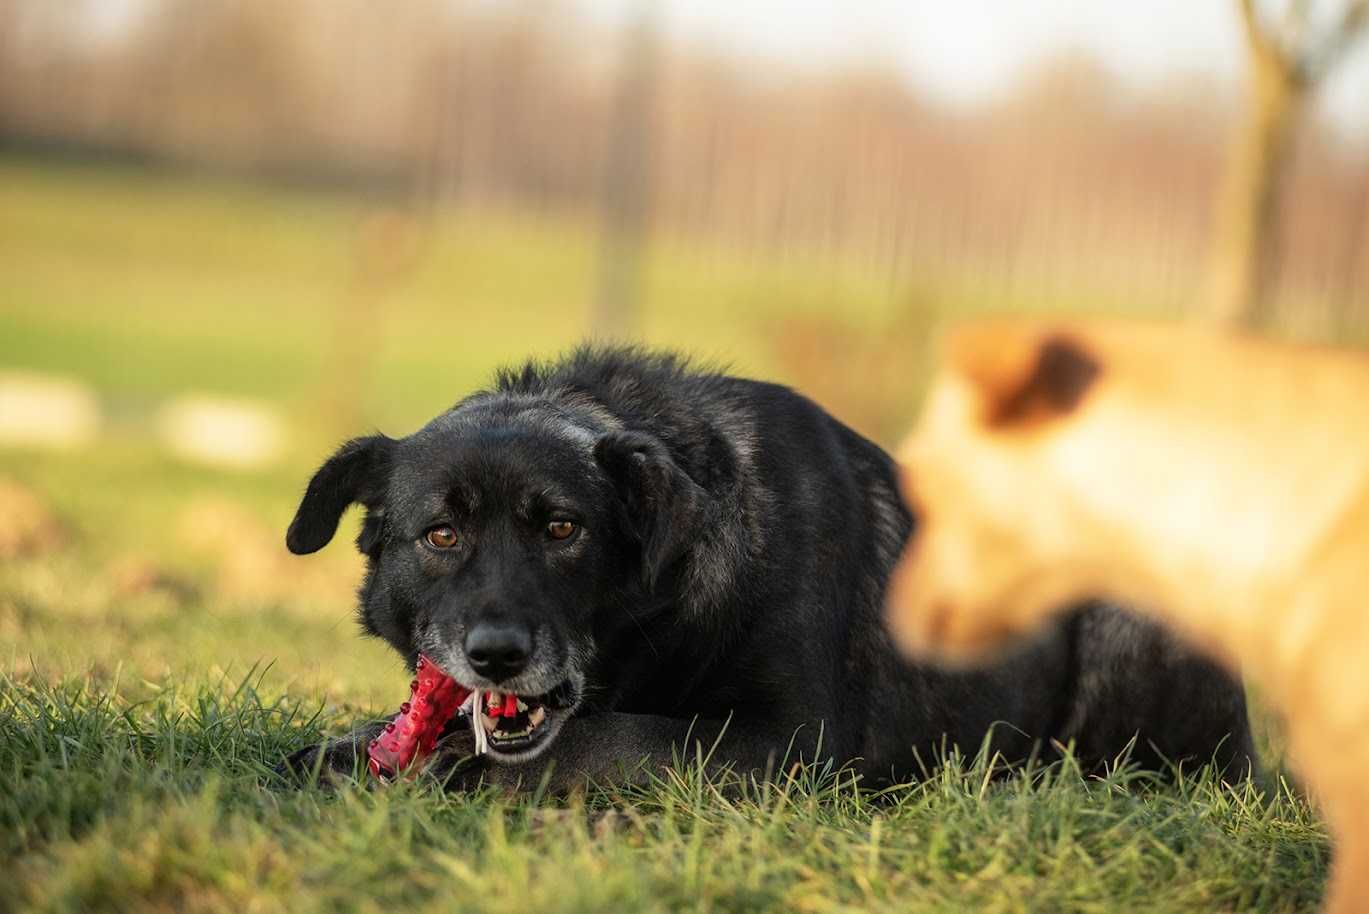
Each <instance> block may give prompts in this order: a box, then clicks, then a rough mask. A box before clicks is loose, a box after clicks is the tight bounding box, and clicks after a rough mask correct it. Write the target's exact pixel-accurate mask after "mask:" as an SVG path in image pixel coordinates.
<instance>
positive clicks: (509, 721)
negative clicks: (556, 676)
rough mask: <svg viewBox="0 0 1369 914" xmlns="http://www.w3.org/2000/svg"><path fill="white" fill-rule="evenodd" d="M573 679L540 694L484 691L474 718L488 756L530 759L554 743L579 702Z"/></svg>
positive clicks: (508, 759)
mask: <svg viewBox="0 0 1369 914" xmlns="http://www.w3.org/2000/svg"><path fill="white" fill-rule="evenodd" d="M576 691H577V690H576V688H575V686H574V684H573V683H571V681H570V680H566V681H565V682H562V683H561V684H560V685H558V686H556V688H554V689H552V690H551V691H549V692H545V693H543V694H541V695H515V694H514V693H512V692H498V691H493V690H487V691H482V692H481V693H479V694H478V695H477V697H476V705H475V708H474V711H473V713H474V715H475V718H476V725H477V726H479V727H480V728H481V729H482V730H483V732H484V736H485V740H486V742H487V749H486V752H487V754H489V755H491V756H494V757H496V758H499V759H501V760H507V761H521V760H524V759H528V758H531V757H532V756H533V755H535V754H537V753H538V752H540V751H541V750H542V749H543V748H545V747H546V746H547V745H549V744H550V743H551V740H552V738H553V737H554V736H555V735H556V731H558V730H560V729H561V725H562V724H563V723H564V722H565V721H566V719H567V718H569V717H570V715H571V712H572V711H573V709H574V706H575V701H576Z"/></svg>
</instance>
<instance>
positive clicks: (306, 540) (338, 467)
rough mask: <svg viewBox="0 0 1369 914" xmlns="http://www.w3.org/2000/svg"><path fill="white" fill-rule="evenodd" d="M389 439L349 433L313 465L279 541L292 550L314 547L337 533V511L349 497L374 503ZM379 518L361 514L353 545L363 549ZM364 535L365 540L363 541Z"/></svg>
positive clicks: (385, 474)
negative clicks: (322, 460) (358, 533)
mask: <svg viewBox="0 0 1369 914" xmlns="http://www.w3.org/2000/svg"><path fill="white" fill-rule="evenodd" d="M393 445H394V441H393V440H392V439H390V438H386V437H385V436H384V435H372V436H371V437H369V438H353V439H352V440H351V441H348V442H347V443H346V444H344V445H343V446H342V447H340V448H338V451H337V453H336V454H334V455H333V456H332V457H329V458H328V462H327V463H325V464H324V465H323V466H321V467H319V469H318V472H317V473H315V474H314V478H313V479H311V480H309V488H308V489H306V490H305V492H304V498H303V499H302V500H301V501H300V503H299V508H298V510H296V511H295V519H294V520H293V521H291V522H290V529H289V530H288V531H287V532H286V534H285V545H286V546H288V547H289V548H290V551H291V552H293V553H295V555H306V554H308V553H310V552H317V551H318V550H320V549H322V548H323V547H324V546H326V545H328V542H329V540H331V539H332V538H333V534H334V533H336V532H337V525H338V521H339V520H341V519H342V512H344V511H346V510H347V507H348V506H349V505H351V504H352V503H354V502H361V503H362V504H364V505H366V506H367V507H368V508H373V507H375V505H376V504H378V503H379V501H380V498H381V496H382V495H383V494H384V492H385V485H386V482H387V480H388V478H389V475H390V451H391V448H392V447H393ZM378 524H379V519H378V518H377V519H375V523H373V522H372V518H367V522H366V524H365V525H364V526H363V528H362V531H361V536H360V537H359V538H358V539H357V546H358V548H360V549H361V551H362V552H367V553H369V552H370V551H371V550H372V549H374V547H375V539H376V538H377V536H378V535H379V531H378V529H377V526H378ZM368 539H369V540H370V542H369V543H368Z"/></svg>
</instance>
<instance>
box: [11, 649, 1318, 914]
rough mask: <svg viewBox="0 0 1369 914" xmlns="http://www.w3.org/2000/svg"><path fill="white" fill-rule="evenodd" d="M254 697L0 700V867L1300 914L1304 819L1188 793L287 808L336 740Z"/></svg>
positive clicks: (831, 783)
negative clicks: (301, 749)
mask: <svg viewBox="0 0 1369 914" xmlns="http://www.w3.org/2000/svg"><path fill="white" fill-rule="evenodd" d="M255 683H256V677H254V676H248V677H245V678H243V679H241V680H237V681H233V680H228V681H225V680H222V679H220V680H218V681H215V682H211V683H205V684H201V685H199V686H197V687H185V686H178V685H160V686H156V687H151V686H149V687H148V688H149V689H150V691H149V692H148V694H147V696H146V697H145V698H143V699H142V700H140V701H136V702H133V701H126V700H124V699H121V698H118V697H116V696H117V694H118V692H117V690H115V691H114V692H111V691H109V690H107V689H106V688H105V687H104V686H103V684H99V683H92V682H89V681H84V682H83V681H80V680H70V681H64V682H62V683H60V684H57V685H38V684H34V683H31V682H30V683H20V682H15V681H13V680H8V681H5V682H4V683H3V688H0V727H3V732H2V733H0V736H2V737H3V741H2V742H0V772H3V774H4V776H5V778H6V780H7V782H8V783H9V784H11V785H13V786H14V789H13V790H12V791H7V792H6V793H5V794H3V795H0V829H2V831H0V854H3V865H4V866H5V867H6V868H7V869H9V870H10V871H11V872H12V873H14V874H15V875H16V876H17V880H16V883H15V885H16V886H17V890H18V891H17V895H16V894H15V893H14V890H13V889H12V890H11V893H10V894H9V897H8V899H7V903H9V904H12V905H14V906H15V907H16V909H23V910H29V911H53V912H56V911H90V910H116V911H122V910H128V911H134V910H137V911H142V910H176V911H221V910H222V911H244V910H252V911H277V910H279V911H295V912H299V911H314V910H318V911H393V910H402V909H410V910H433V909H437V910H460V911H489V912H502V911H523V910H535V911H567V912H569V911H586V912H598V911H834V912H835V911H852V910H869V911H907V910H920V911H965V910H976V911H1004V912H1008V911H1050V912H1056V911H1109V910H1127V911H1138V912H1141V911H1156V912H1160V911H1166V912H1168V911H1192V910H1260V911H1300V910H1309V909H1311V908H1312V907H1313V906H1314V905H1315V903H1316V900H1317V896H1318V892H1319V888H1318V886H1319V882H1320V879H1321V877H1322V876H1323V874H1324V872H1325V867H1326V851H1325V842H1324V839H1323V837H1322V834H1321V830H1320V826H1319V825H1318V824H1317V822H1316V820H1315V819H1314V817H1313V816H1312V815H1311V813H1310V812H1309V810H1308V808H1307V806H1306V805H1305V804H1304V803H1303V802H1302V801H1300V800H1298V799H1297V798H1295V797H1293V796H1291V795H1289V794H1288V793H1286V792H1284V793H1279V794H1277V795H1276V796H1274V797H1273V798H1272V799H1265V798H1263V797H1261V796H1259V795H1257V794H1256V793H1255V791H1254V790H1253V789H1252V788H1237V789H1230V788H1227V787H1224V786H1222V785H1220V784H1216V783H1213V782H1212V781H1211V780H1210V779H1209V778H1207V777H1204V776H1202V775H1198V776H1195V777H1193V778H1190V779H1185V780H1183V781H1181V782H1180V784H1179V785H1178V786H1157V785H1155V784H1153V783H1151V782H1150V781H1148V780H1147V779H1146V778H1145V777H1143V776H1141V775H1138V774H1136V773H1135V772H1132V771H1130V770H1128V769H1126V768H1121V769H1119V770H1118V771H1116V772H1115V773H1113V774H1111V775H1110V776H1107V777H1104V778H1101V779H1095V780H1085V779H1083V778H1082V777H1081V776H1080V775H1079V772H1078V771H1077V770H1076V769H1075V768H1074V767H1073V766H1072V765H1071V764H1070V763H1069V762H1064V763H1059V764H1056V765H1053V766H1050V767H1048V768H1044V769H1041V770H1037V771H1035V772H1033V773H1030V774H1028V775H1025V776H1020V777H1016V778H1012V779H1009V780H1006V781H999V780H994V779H991V778H990V777H989V775H990V771H991V769H990V766H989V764H988V761H989V760H986V759H984V758H982V757H980V758H972V759H966V760H958V761H952V762H951V763H950V764H948V765H947V766H946V767H944V768H943V769H942V770H941V771H940V772H939V773H938V774H936V775H935V776H933V777H931V778H929V779H927V780H924V781H922V782H921V783H918V784H914V785H907V786H902V787H899V788H896V789H892V790H889V791H887V792H885V793H883V794H880V795H872V794H870V793H868V792H861V791H858V790H856V789H854V788H853V787H852V786H851V785H850V784H849V783H847V782H846V781H844V780H843V779H842V778H841V777H840V776H838V775H836V774H834V773H831V772H804V773H801V774H800V775H798V776H796V777H794V778H792V779H790V780H787V781H785V782H782V783H780V784H776V785H769V786H757V785H738V784H736V783H733V784H728V785H722V786H725V787H729V788H731V789H728V790H722V789H719V787H720V785H719V784H717V783H714V782H710V781H708V780H707V779H706V778H704V777H703V776H702V775H701V774H700V773H699V771H698V770H697V768H694V767H687V768H685V769H684V770H683V771H682V772H681V773H680V774H679V775H678V776H676V777H672V778H670V779H666V780H661V781H659V782H657V783H655V784H652V785H650V786H648V787H644V788H640V789H633V790H631V791H617V792H615V791H610V790H600V791H592V792H590V793H588V794H587V795H584V796H581V797H577V798H572V799H570V800H567V801H564V802H550V801H546V800H538V799H536V798H528V797H523V798H509V797H506V796H502V795H497V794H494V793H491V792H488V791H487V792H484V793H479V794H476V795H474V796H459V797H452V796H446V795H444V794H442V793H441V792H439V791H437V790H434V789H433V787H432V785H430V784H426V783H423V782H418V783H416V784H413V785H404V786H401V787H399V788H392V789H386V790H367V789H362V788H344V789H343V790H342V791H340V792H338V793H329V792H325V791H322V790H320V789H318V788H310V789H304V790H293V789H283V788H282V787H281V786H280V785H279V784H277V783H276V781H275V778H274V776H273V775H272V774H271V772H270V767H271V765H272V764H274V762H275V761H276V760H278V759H279V758H280V757H281V755H282V754H283V753H285V752H286V751H288V750H289V749H291V748H293V747H296V746H299V745H301V744H303V743H306V742H309V741H312V740H316V739H318V738H319V736H320V733H321V732H322V731H323V730H324V729H327V728H328V727H329V726H330V725H331V724H334V723H336V721H334V720H332V719H330V718H329V717H327V716H326V715H322V716H321V715H320V714H319V713H318V711H317V710H316V709H315V708H313V707H311V706H309V705H307V704H305V705H301V704H298V703H296V701H295V700H292V699H284V698H278V697H277V698H269V699H268V698H265V697H263V695H261V694H259V693H258V691H257V689H256V687H255Z"/></svg>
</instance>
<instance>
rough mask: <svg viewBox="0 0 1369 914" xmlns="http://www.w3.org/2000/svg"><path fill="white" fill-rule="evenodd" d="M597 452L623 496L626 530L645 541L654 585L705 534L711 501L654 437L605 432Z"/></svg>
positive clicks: (647, 578)
mask: <svg viewBox="0 0 1369 914" xmlns="http://www.w3.org/2000/svg"><path fill="white" fill-rule="evenodd" d="M594 456H595V458H596V459H597V460H598V461H599V465H600V466H602V467H603V468H604V471H605V472H606V473H608V475H609V478H610V479H612V480H613V483H614V486H615V487H616V488H617V490H618V494H619V496H620V497H621V498H622V500H623V506H624V513H625V517H626V522H627V525H628V528H629V529H630V530H631V531H632V532H633V533H634V534H635V535H636V537H637V538H638V540H639V541H640V542H641V544H642V576H643V580H644V583H645V584H646V585H647V586H648V587H652V586H654V585H655V584H656V581H657V580H658V579H659V578H660V576H661V573H662V572H664V571H665V570H666V569H668V568H669V567H670V566H671V565H672V564H674V563H675V562H676V561H677V560H678V559H679V558H680V557H681V556H683V555H684V554H685V552H686V551H687V550H688V549H689V547H690V544H692V543H693V542H694V541H695V540H696V539H697V538H698V536H699V534H700V533H702V532H703V530H704V527H705V525H706V524H707V522H708V519H709V516H710V514H711V512H712V507H713V504H714V502H713V499H712V497H711V496H710V495H709V494H708V492H707V491H705V490H704V488H703V487H702V486H700V485H699V484H698V483H696V482H695V481H694V480H693V479H691V478H690V477H689V474H687V473H686V472H685V471H684V470H682V469H681V468H680V466H679V464H677V463H676V462H675V461H674V460H673V459H671V456H670V453H669V451H667V450H666V447H665V445H664V444H662V443H661V441H660V439H658V438H655V437H653V436H651V435H644V434H641V433H638V432H615V433H612V434H609V435H605V436H604V437H603V438H601V439H599V442H598V443H597V444H596V445H595V448H594Z"/></svg>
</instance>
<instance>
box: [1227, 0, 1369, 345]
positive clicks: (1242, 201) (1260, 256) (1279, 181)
mask: <svg viewBox="0 0 1369 914" xmlns="http://www.w3.org/2000/svg"><path fill="white" fill-rule="evenodd" d="M1238 6H1239V8H1240V14H1241V22H1242V25H1243V27H1244V34H1245V43H1246V50H1247V54H1248V60H1249V64H1250V89H1249V95H1248V103H1247V104H1248V108H1247V112H1246V116H1245V121H1244V123H1243V124H1241V126H1240V127H1239V128H1238V131H1237V133H1236V135H1235V137H1234V138H1233V141H1232V145H1231V152H1230V157H1229V159H1228V162H1227V170H1226V176H1225V178H1224V180H1223V182H1222V186H1221V189H1220V191H1219V195H1218V197H1217V202H1216V214H1215V215H1216V222H1215V236H1214V238H1213V245H1212V254H1211V258H1210V262H1209V264H1208V276H1207V295H1206V302H1205V307H1206V316H1207V318H1208V319H1209V320H1211V321H1212V322H1214V323H1217V324H1220V325H1224V326H1244V327H1263V326H1267V325H1268V324H1269V323H1270V322H1271V318H1272V313H1271V312H1272V309H1271V300H1272V294H1271V291H1272V290H1271V286H1272V282H1271V279H1272V278H1273V277H1275V276H1277V274H1278V260H1279V251H1278V228H1279V205H1280V197H1281V195H1282V189H1283V178H1284V173H1285V171H1286V170H1287V165H1288V161H1289V154H1290V151H1291V149H1292V144H1293V140H1294V137H1295V135H1296V131H1297V126H1298V123H1299V121H1300V119H1301V117H1302V114H1303V111H1304V109H1305V108H1306V105H1307V101H1308V99H1309V98H1310V97H1311V96H1312V94H1313V93H1314V92H1315V90H1316V87H1317V85H1318V84H1319V82H1320V81H1321V79H1322V78H1323V77H1324V76H1325V75H1326V73H1327V72H1329V71H1330V70H1331V69H1332V68H1333V67H1334V66H1335V64H1336V63H1337V62H1338V61H1339V60H1340V59H1341V58H1342V57H1343V56H1344V54H1345V51H1346V50H1347V49H1348V48H1349V47H1350V46H1351V45H1352V44H1353V43H1354V42H1355V40H1356V39H1357V38H1358V37H1359V36H1360V34H1361V33H1362V32H1363V31H1364V27H1365V25H1366V22H1369V0H1350V2H1347V3H1346V4H1345V6H1344V8H1343V10H1342V11H1341V15H1340V16H1339V18H1338V19H1337V20H1336V22H1335V23H1334V25H1332V26H1331V28H1330V30H1329V31H1328V32H1326V33H1324V34H1322V35H1320V36H1316V37H1313V36H1311V35H1310V33H1311V31H1312V26H1311V24H1310V21H1309V20H1310V9H1309V7H1310V6H1311V0H1287V7H1286V9H1285V11H1284V15H1283V16H1282V17H1281V18H1280V19H1279V21H1278V23H1273V22H1271V21H1269V18H1268V17H1262V16H1261V15H1260V11H1259V10H1258V9H1257V8H1256V3H1255V0H1238Z"/></svg>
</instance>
